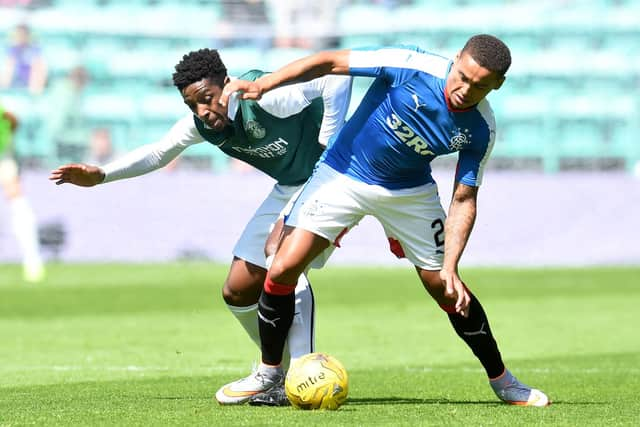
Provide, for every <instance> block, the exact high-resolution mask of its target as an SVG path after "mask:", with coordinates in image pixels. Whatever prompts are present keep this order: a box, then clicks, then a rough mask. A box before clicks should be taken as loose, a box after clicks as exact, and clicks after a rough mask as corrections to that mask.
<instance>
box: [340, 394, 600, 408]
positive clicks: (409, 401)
mask: <svg viewBox="0 0 640 427" xmlns="http://www.w3.org/2000/svg"><path fill="white" fill-rule="evenodd" d="M347 404H348V405H354V406H367V405H385V404H392V405H482V406H487V405H489V406H505V404H504V403H502V402H499V401H497V400H452V399H445V398H441V399H418V398H412V397H396V396H389V397H361V398H353V399H352V398H349V399H348V400H347ZM610 404H611V402H606V401H602V402H593V401H591V402H577V401H565V400H560V401H555V400H554V401H552V403H551V406H556V405H583V406H591V405H594V406H596V405H610ZM514 406H517V405H514Z"/></svg>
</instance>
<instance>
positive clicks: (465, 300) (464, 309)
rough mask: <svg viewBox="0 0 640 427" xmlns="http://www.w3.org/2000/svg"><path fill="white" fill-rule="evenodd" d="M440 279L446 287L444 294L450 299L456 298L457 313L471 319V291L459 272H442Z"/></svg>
mask: <svg viewBox="0 0 640 427" xmlns="http://www.w3.org/2000/svg"><path fill="white" fill-rule="evenodd" d="M440 279H442V282H443V283H444V285H445V290H444V294H445V296H446V297H449V298H456V305H455V308H456V313H459V314H460V315H462V316H464V317H469V304H471V295H469V290H468V289H467V287H466V286H465V284H464V283H463V282H462V279H460V276H458V272H457V271H447V270H441V271H440Z"/></svg>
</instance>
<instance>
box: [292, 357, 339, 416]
mask: <svg viewBox="0 0 640 427" xmlns="http://www.w3.org/2000/svg"><path fill="white" fill-rule="evenodd" d="M284 388H285V391H286V393H287V397H288V398H289V400H290V401H291V404H292V405H293V406H294V407H296V408H298V409H338V408H339V407H340V405H342V404H343V403H344V402H345V401H346V400H347V394H348V392H349V378H348V376H347V371H346V370H345V369H344V366H343V365H342V363H340V361H339V360H338V359H336V358H335V357H333V356H330V355H328V354H325V353H309V354H306V355H304V356H302V357H301V358H299V359H297V360H296V361H295V362H294V363H292V364H291V366H290V367H289V371H288V372H287V376H286V379H285V382H284Z"/></svg>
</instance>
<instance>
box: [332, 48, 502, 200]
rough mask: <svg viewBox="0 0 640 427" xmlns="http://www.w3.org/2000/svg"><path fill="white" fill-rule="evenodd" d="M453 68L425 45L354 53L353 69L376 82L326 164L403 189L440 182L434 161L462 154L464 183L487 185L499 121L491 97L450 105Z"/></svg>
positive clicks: (361, 178) (460, 168)
mask: <svg viewBox="0 0 640 427" xmlns="http://www.w3.org/2000/svg"><path fill="white" fill-rule="evenodd" d="M451 65H452V61H451V60H449V59H447V58H444V57H442V56H439V55H435V54H432V53H428V52H425V51H423V50H421V49H419V48H417V47H407V46H402V47H385V48H378V49H354V50H352V51H351V52H350V56H349V74H351V75H354V76H367V77H374V78H375V79H374V81H373V83H372V85H371V87H370V88H369V90H368V92H367V93H366V95H365V96H364V98H363V99H362V102H361V103H360V105H359V106H358V108H357V109H356V111H355V112H354V113H353V116H352V117H351V118H350V119H349V121H348V122H347V123H346V125H345V126H344V128H343V129H342V131H341V132H340V133H339V134H338V135H337V136H336V138H335V141H333V143H332V144H330V145H329V148H328V149H327V150H326V151H325V153H324V154H323V157H322V161H324V162H326V163H327V164H328V165H329V166H331V167H332V168H333V169H335V170H337V171H339V172H341V173H344V174H346V175H348V176H351V177H353V178H355V179H356V180H359V181H363V182H366V183H369V184H375V185H380V186H383V187H385V188H389V189H401V188H409V187H416V186H419V185H423V184H426V183H429V182H433V178H432V176H431V166H430V162H431V160H433V159H434V158H435V157H436V156H440V155H445V154H450V153H453V152H456V151H457V152H459V154H458V165H457V171H456V180H457V181H460V182H461V183H463V184H466V185H470V186H479V185H480V183H481V181H482V172H483V169H484V166H485V163H486V161H487V159H488V157H489V154H490V152H491V148H492V146H493V142H494V139H495V119H494V116H493V111H492V110H491V107H490V106H489V103H488V101H486V100H483V101H481V102H480V103H479V104H477V105H476V106H474V107H471V108H469V109H466V110H452V109H451V108H450V107H449V106H448V103H447V100H446V97H445V92H444V89H445V83H446V77H447V74H448V73H449V71H450V69H451Z"/></svg>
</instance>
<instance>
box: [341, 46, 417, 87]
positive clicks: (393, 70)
mask: <svg viewBox="0 0 640 427" xmlns="http://www.w3.org/2000/svg"><path fill="white" fill-rule="evenodd" d="M425 55H429V54H426V53H425V52H424V51H423V50H421V49H420V48H418V47H417V46H392V47H382V48H360V49H352V50H351V52H350V55H349V74H351V75H353V76H363V77H377V78H381V79H384V80H385V81H387V82H388V84H389V85H390V86H397V85H399V84H400V83H401V82H403V81H405V80H406V79H408V78H409V77H410V76H411V75H413V74H414V73H415V70H421V69H422V65H423V62H424V61H423V59H424V56H425Z"/></svg>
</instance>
